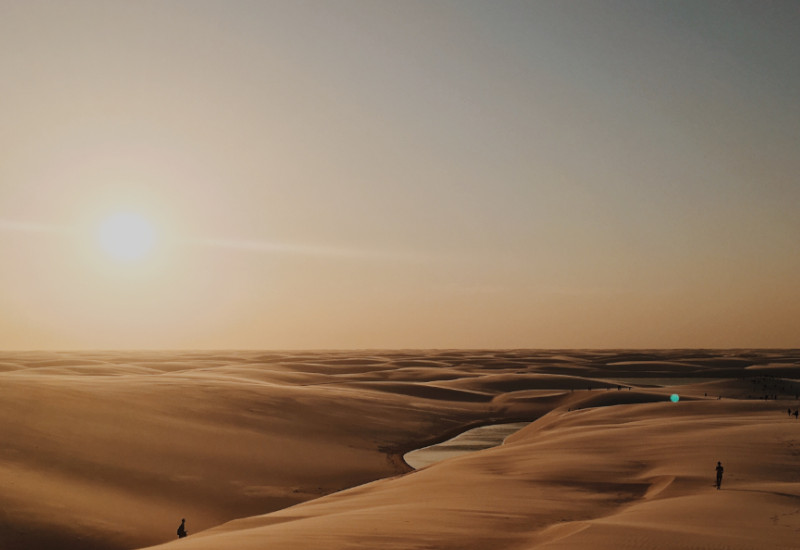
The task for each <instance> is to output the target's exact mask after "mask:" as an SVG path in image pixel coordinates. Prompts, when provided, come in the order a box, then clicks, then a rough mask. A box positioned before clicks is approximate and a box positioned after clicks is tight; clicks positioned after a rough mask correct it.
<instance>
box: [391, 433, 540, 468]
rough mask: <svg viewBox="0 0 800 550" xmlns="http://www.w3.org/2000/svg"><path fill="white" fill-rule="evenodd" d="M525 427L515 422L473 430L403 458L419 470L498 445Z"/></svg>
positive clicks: (412, 452)
mask: <svg viewBox="0 0 800 550" xmlns="http://www.w3.org/2000/svg"><path fill="white" fill-rule="evenodd" d="M527 425H528V422H515V423H513V424H492V425H491V426H481V427H480V428H473V429H471V430H468V431H466V432H464V433H462V434H459V435H457V436H455V437H454V438H452V439H448V440H447V441H444V442H442V443H437V444H436V445H431V446H430V447H423V448H422V449H417V450H416V451H411V452H409V453H406V454H405V456H404V457H403V458H404V459H405V461H406V463H407V464H408V465H409V466H411V467H412V468H414V469H415V470H419V469H420V468H424V467H425V466H429V465H431V464H433V463H435V462H439V461H442V460H445V459H448V458H453V457H454V456H459V455H463V454H467V453H471V452H474V451H480V450H481V449H488V448H489V447H495V446H497V445H500V444H501V443H502V442H503V441H504V440H505V438H507V437H508V436H509V435H511V434H513V433H514V432H516V431H518V430H520V429H522V428H524V427H525V426H527Z"/></svg>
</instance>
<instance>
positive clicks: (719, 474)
mask: <svg viewBox="0 0 800 550" xmlns="http://www.w3.org/2000/svg"><path fill="white" fill-rule="evenodd" d="M724 471H725V468H723V467H722V462H717V490H719V487H720V485H722V472H724Z"/></svg>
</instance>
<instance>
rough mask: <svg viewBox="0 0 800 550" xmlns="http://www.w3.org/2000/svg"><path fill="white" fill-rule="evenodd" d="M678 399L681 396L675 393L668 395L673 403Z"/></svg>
mask: <svg viewBox="0 0 800 550" xmlns="http://www.w3.org/2000/svg"><path fill="white" fill-rule="evenodd" d="M680 399H681V397H680V396H679V395H678V394H677V393H673V394H672V395H670V396H669V400H670V401H672V402H673V403H677V402H678V401H680Z"/></svg>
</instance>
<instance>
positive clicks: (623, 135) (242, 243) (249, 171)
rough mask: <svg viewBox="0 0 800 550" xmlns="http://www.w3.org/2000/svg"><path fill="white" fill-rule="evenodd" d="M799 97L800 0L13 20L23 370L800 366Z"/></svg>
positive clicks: (64, 11)
mask: <svg viewBox="0 0 800 550" xmlns="http://www.w3.org/2000/svg"><path fill="white" fill-rule="evenodd" d="M798 97H800V4H798V3H797V2H794V1H785V2H777V1H724V2H723V1H703V2H696V1H693V0H692V1H680V0H678V1H669V2H666V1H665V2H650V1H642V0H630V1H616V0H608V1H591V0H584V1H579V2H562V1H507V0H492V1H471V0H459V1H444V0H428V1H416V0H403V1H397V0H394V1H388V0H370V1H367V0H359V1H352V0H336V1H328V0H319V1H302V0H301V1H298V0H287V1H277V0H276V1H245V0H225V1H221V0H220V1H205V0H193V1H188V0H186V1H178V0H167V1H161V0H159V1H155V0H139V1H135V2H134V1H114V0H104V1H83V0H70V1H56V0H53V1H40V0H0V98H2V101H0V349H6V350H12V349H13V350H25V349H241V348H246V349H285V350H290V349H365V348H383V349H401V348H419V349H422V348H752V347H800V328H798V327H800V284H798V281H800V239H799V238H798V237H800V215H798V212H800V179H799V175H800V154H799V153H800V102H798V100H797V98H798ZM126 216H127V219H135V220H137V221H136V223H138V224H139V225H138V226H137V225H136V223H134V224H133V225H130V224H129V225H128V226H125V227H127V229H125V228H123V229H122V233H125V231H128V232H129V233H132V234H130V235H124V234H123V235H122V236H121V237H120V236H117V237H114V236H113V235H112V236H111V237H108V235H105V236H104V233H103V232H104V231H107V229H103V228H108V227H109V224H110V225H112V226H113V225H114V223H115V221H119V220H120V219H126ZM123 225H124V224H123ZM137 227H140V228H142V227H143V228H145V229H144V231H145V232H146V233H147V234H148V235H149V237H148V239H149V240H147V242H146V243H144V244H143V241H142V239H143V237H142V235H141V233H142V231H140V230H138V229H137ZM126 238H127V239H128V240H129V241H130V240H132V241H134V248H135V245H136V243H137V242H138V243H139V245H141V248H142V250H141V251H140V253H138V252H137V253H135V254H133V253H130V252H131V250H130V246H131V244H130V243H128V244H125V239H126ZM109 239H110V240H109ZM115 239H116V240H115ZM137 239H138V240H137ZM145 245H146V246H145ZM115 247H117V249H116V250H115ZM126 247H128V248H126ZM134 256H135V257H134Z"/></svg>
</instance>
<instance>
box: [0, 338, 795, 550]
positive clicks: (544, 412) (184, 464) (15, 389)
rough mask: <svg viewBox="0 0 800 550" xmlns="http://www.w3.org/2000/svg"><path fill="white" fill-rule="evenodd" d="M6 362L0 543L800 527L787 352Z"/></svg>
mask: <svg viewBox="0 0 800 550" xmlns="http://www.w3.org/2000/svg"><path fill="white" fill-rule="evenodd" d="M0 381H1V383H0V412H1V413H2V414H0V422H2V434H3V443H2V446H1V447H0V484H1V486H2V491H0V503H1V504H2V505H1V506H0V509H1V510H2V515H0V549H3V550H11V549H41V550H51V549H53V550H54V549H59V550H93V549H108V550H115V549H133V548H143V547H149V546H154V547H157V548H159V549H163V550H171V549H173V548H174V549H176V550H177V549H185V550H200V549H208V550H210V549H222V548H230V549H234V548H235V549H237V550H256V549H259V550H260V549H264V550H266V549H270V550H288V549H308V550H314V549H320V550H322V549H325V550H345V549H356V548H358V549H376V548H380V549H382V550H385V549H389V550H392V549H396V550H400V549H403V550H413V549H419V550H422V549H429V550H430V549H461V550H466V549H476V550H477V549H482V550H484V549H502V548H508V549H547V550H578V549H581V550H585V549H587V548H590V549H596V550H605V549H608V550H610V549H614V550H623V549H653V550H655V549H658V550H660V549H664V550H666V549H720V550H722V549H735V550H739V549H762V548H770V549H789V548H797V541H798V540H800V421H799V420H796V419H795V417H794V416H790V415H789V414H787V413H788V411H789V410H791V411H794V410H795V409H797V408H798V407H800V401H798V399H797V397H798V394H800V352H798V351H787V350H781V351H764V350H754V351H743V350H737V351H697V350H683V351H652V352H643V351H635V352H627V351H458V350H451V351H428V352H419V351H417V352H403V351H397V352H390V351H381V352H377V351H365V352H314V353H311V352H286V353H277V352H268V353H267V352H258V351H248V352H242V351H236V352H63V353H53V352H2V353H0ZM673 393H677V394H679V395H680V401H678V402H677V403H673V402H671V401H670V400H669V397H670V395H671V394H673ZM513 421H528V422H530V424H529V425H528V426H527V427H525V428H523V429H522V430H521V431H520V432H518V433H516V434H514V435H513V436H511V437H510V438H509V440H508V441H507V442H506V444H504V445H502V446H499V447H495V448H492V449H486V450H483V451H479V452H475V453H471V454H468V455H462V456H460V457H456V458H452V459H449V460H445V461H443V462H439V463H436V464H433V465H431V466H428V467H425V468H422V469H420V470H418V471H413V470H412V469H411V468H410V467H409V466H407V465H406V464H405V463H404V462H403V460H402V455H403V453H405V452H406V451H409V450H412V449H415V448H418V447H423V446H425V445H429V444H431V443H435V442H437V441H441V440H443V439H445V438H447V437H450V436H452V435H454V434H456V433H458V432H460V431H462V430H464V429H466V428H468V427H471V426H476V425H482V424H490V423H505V422H513ZM717 461H722V463H723V465H724V466H725V476H724V479H723V484H722V489H721V490H717V489H716V488H715V487H714V486H713V482H714V466H715V465H716V463H717ZM181 518H186V519H187V529H188V531H189V537H187V538H185V539H182V540H177V538H176V535H175V530H176V529H177V527H178V525H179V523H180V520H181Z"/></svg>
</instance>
